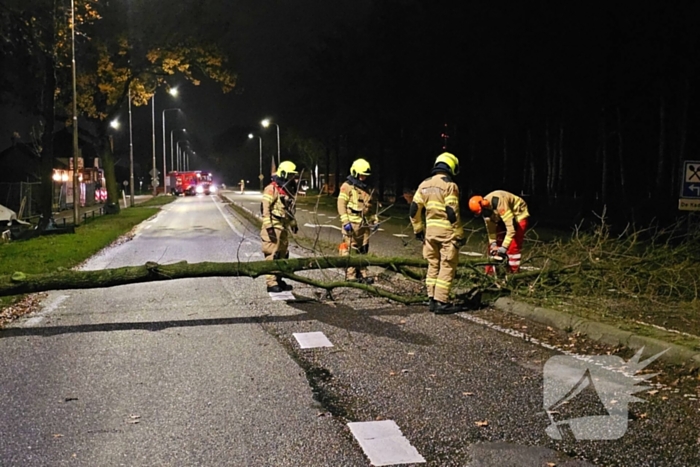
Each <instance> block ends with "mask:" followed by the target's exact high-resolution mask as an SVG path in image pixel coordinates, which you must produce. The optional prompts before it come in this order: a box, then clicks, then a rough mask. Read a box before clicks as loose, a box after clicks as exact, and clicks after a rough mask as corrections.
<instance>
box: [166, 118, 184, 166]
mask: <svg viewBox="0 0 700 467" xmlns="http://www.w3.org/2000/svg"><path fill="white" fill-rule="evenodd" d="M176 131H185V132H186V131H187V130H186V129H184V128H180V129H175V130H171V131H170V168H171V169H172V168H173V167H175V161H173V148H174V147H175V146H174V145H173V133H175V132H176ZM177 170H178V171H179V170H180V153H178V154H177Z"/></svg>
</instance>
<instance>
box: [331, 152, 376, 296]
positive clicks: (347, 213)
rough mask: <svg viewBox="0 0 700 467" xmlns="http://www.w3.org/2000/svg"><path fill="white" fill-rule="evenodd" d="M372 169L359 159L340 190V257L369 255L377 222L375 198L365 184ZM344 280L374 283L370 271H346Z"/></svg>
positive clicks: (355, 269)
mask: <svg viewBox="0 0 700 467" xmlns="http://www.w3.org/2000/svg"><path fill="white" fill-rule="evenodd" d="M370 173H371V167H370V165H369V162H367V161H366V160H364V159H357V160H356V161H355V162H353V163H352V166H350V175H349V176H348V178H347V180H346V181H345V182H344V183H343V184H342V185H341V187H340V195H339V196H338V215H339V216H340V223H341V224H342V227H343V243H344V244H343V245H341V248H340V255H341V256H348V255H350V253H351V252H352V253H353V254H355V253H359V254H361V255H366V254H367V252H368V251H369V237H370V235H371V233H372V232H371V230H372V225H373V224H376V219H370V214H369V213H370V209H371V208H372V194H371V193H370V190H369V188H368V186H367V184H366V183H365V181H366V180H367V177H369V176H370ZM345 280H347V281H359V282H362V283H365V284H372V283H374V279H373V278H372V277H371V276H370V275H369V272H368V270H367V268H354V267H351V268H347V269H346V270H345Z"/></svg>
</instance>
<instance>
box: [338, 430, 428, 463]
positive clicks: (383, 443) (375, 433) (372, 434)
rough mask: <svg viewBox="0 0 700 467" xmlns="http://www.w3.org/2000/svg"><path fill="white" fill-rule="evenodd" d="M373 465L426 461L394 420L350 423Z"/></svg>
mask: <svg viewBox="0 0 700 467" xmlns="http://www.w3.org/2000/svg"><path fill="white" fill-rule="evenodd" d="M348 428H350V431H351V432H352V434H353V435H354V436H355V439H357V442H358V443H360V446H361V447H362V450H363V451H364V452H365V455H366V456H367V457H369V460H370V462H371V463H372V465H377V466H379V465H398V464H418V463H423V462H425V459H424V458H423V456H421V455H420V454H419V453H418V451H417V450H416V448H414V447H413V446H412V445H411V443H410V442H409V441H408V440H407V439H406V438H405V437H404V436H403V433H401V429H400V428H399V426H398V425H397V424H396V422H394V421H393V420H381V421H377V422H354V423H348Z"/></svg>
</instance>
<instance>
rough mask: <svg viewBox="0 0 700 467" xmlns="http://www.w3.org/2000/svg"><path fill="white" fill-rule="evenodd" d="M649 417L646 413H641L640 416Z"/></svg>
mask: <svg viewBox="0 0 700 467" xmlns="http://www.w3.org/2000/svg"><path fill="white" fill-rule="evenodd" d="M647 416H648V415H647V413H646V412H644V413H640V414H639V418H647Z"/></svg>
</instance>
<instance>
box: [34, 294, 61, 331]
mask: <svg viewBox="0 0 700 467" xmlns="http://www.w3.org/2000/svg"><path fill="white" fill-rule="evenodd" d="M67 298H68V295H59V296H58V297H56V299H55V300H54V301H53V302H51V303H49V304H48V305H47V306H45V307H44V308H43V309H42V310H41V311H40V312H38V313H37V314H35V315H34V316H32V317H31V318H29V319H28V320H27V321H25V322H24V323H23V326H26V327H32V326H36V325H38V324H40V323H41V322H42V321H43V320H44V318H45V317H46V315H48V314H49V313H51V312H53V311H55V310H56V308H58V307H59V306H60V305H61V303H63V302H65V301H66V299H67Z"/></svg>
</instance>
